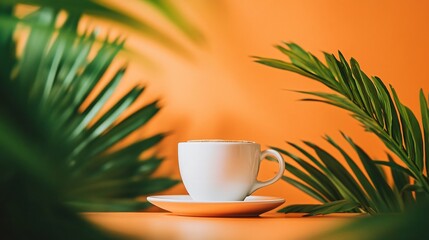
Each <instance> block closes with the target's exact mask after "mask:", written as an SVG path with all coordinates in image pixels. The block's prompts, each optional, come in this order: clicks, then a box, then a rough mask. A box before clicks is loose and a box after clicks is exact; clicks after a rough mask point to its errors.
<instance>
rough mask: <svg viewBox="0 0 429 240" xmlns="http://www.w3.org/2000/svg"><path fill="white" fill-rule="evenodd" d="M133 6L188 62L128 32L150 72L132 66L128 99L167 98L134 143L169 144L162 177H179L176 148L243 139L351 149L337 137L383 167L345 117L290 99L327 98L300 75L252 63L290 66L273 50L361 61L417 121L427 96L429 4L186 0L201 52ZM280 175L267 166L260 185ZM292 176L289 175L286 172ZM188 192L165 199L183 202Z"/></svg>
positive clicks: (375, 145)
mask: <svg viewBox="0 0 429 240" xmlns="http://www.w3.org/2000/svg"><path fill="white" fill-rule="evenodd" d="M137 2H138V1H130V2H129V3H127V4H128V5H125V6H124V8H126V9H127V10H129V11H130V12H131V14H134V15H135V16H141V17H142V18H144V17H146V18H150V19H152V21H153V22H154V24H157V25H158V26H159V27H160V28H162V29H165V30H166V31H169V32H171V33H172V35H173V36H174V37H175V38H176V39H177V41H179V42H180V43H181V44H182V45H183V46H184V47H186V49H188V53H189V55H190V57H184V56H183V55H180V54H177V53H175V52H172V51H169V50H166V49H165V48H162V47H159V45H157V44H156V43H153V42H151V41H150V40H148V39H145V38H143V37H142V36H140V35H139V34H137V33H136V32H133V30H130V29H124V31H125V32H127V31H128V33H129V36H128V45H127V46H128V47H129V49H131V50H132V51H134V52H136V53H138V55H139V54H141V55H145V54H146V55H147V56H150V59H151V64H147V62H146V61H141V58H139V57H137V58H131V60H129V62H130V64H129V65H130V68H129V71H128V73H127V81H126V83H124V84H123V85H122V86H121V91H125V89H127V88H128V87H130V86H131V84H135V83H136V82H141V83H143V84H144V85H147V86H148V88H147V93H146V98H145V99H142V101H149V100H151V99H154V98H161V99H162V101H161V102H162V105H163V110H162V111H161V112H160V113H159V115H158V116H157V117H155V119H153V120H152V122H151V123H150V124H149V125H148V126H147V127H146V128H144V129H142V130H141V131H139V132H137V133H136V134H134V135H133V136H132V137H131V138H136V139H137V138H139V137H141V136H147V135H149V134H151V133H155V132H159V131H169V132H170V135H169V137H167V138H166V139H165V141H163V143H162V144H161V145H160V146H159V149H158V151H159V152H160V154H162V155H164V156H165V157H166V161H165V163H164V165H163V167H162V169H161V171H160V172H159V174H167V175H168V174H171V175H173V176H174V177H176V178H180V175H179V172H178V167H177V143H178V142H179V141H186V140H189V139H202V138H204V139H207V138H217V139H245V140H253V141H256V142H259V143H261V145H262V146H263V148H266V147H267V146H270V145H274V146H278V147H282V148H287V144H286V143H285V141H291V142H295V143H299V142H300V141H301V140H310V141H313V142H315V143H317V144H321V145H322V146H327V145H326V144H325V143H324V140H323V139H322V136H323V135H325V134H328V135H330V136H332V137H333V138H334V139H336V140H338V141H339V142H340V143H341V145H342V146H346V144H345V142H344V141H342V140H341V135H340V134H339V131H343V132H345V133H346V134H348V135H349V136H351V137H352V138H353V139H354V140H355V141H356V142H357V143H358V144H360V145H362V146H363V147H364V149H366V150H367V151H368V152H369V153H370V155H371V156H372V157H374V158H378V159H385V151H386V150H385V148H384V147H383V145H382V144H381V143H380V142H379V141H378V140H377V139H376V138H375V137H374V136H373V135H371V134H369V133H365V132H364V131H363V129H362V128H361V127H360V124H359V123H358V122H357V121H355V120H353V119H352V118H351V117H350V116H349V115H348V114H347V113H346V112H345V111H343V110H340V109H337V108H334V107H331V106H327V105H323V104H320V103H309V102H300V101H298V100H299V99H301V98H302V97H304V96H303V95H301V94H298V93H294V92H292V91H288V90H286V89H290V90H320V91H323V90H326V88H324V87H322V86H320V85H318V84H316V83H314V82H312V81H311V80H308V79H305V78H302V77H300V76H298V75H295V74H292V73H288V72H284V71H280V70H276V69H272V68H268V67H264V66H262V65H259V64H256V63H253V62H252V58H251V57H250V56H252V55H258V56H265V57H276V58H281V57H283V56H282V55H281V54H280V53H279V52H277V51H276V50H275V49H274V48H273V47H272V46H273V45H274V44H279V43H281V42H282V41H287V42H295V43H298V44H300V45H301V46H303V47H304V48H305V49H307V50H309V51H311V52H313V53H315V54H316V55H318V56H322V55H321V52H322V51H326V52H333V53H335V52H336V51H337V50H341V51H342V52H343V54H344V55H345V56H346V57H348V58H350V57H354V58H356V59H357V60H358V61H359V62H360V64H361V67H362V69H363V70H364V71H366V72H367V73H368V74H370V75H377V76H379V77H380V78H381V79H383V81H384V82H385V83H386V84H392V85H393V86H394V87H395V88H396V90H397V92H398V94H399V96H400V98H401V99H402V100H403V102H404V103H405V104H407V105H409V106H410V107H411V109H413V110H415V111H417V112H418V91H419V89H420V88H423V90H424V91H425V92H426V93H428V91H429V81H428V80H429V76H428V74H427V68H428V67H427V64H428V60H427V56H429V45H428V43H429V27H428V25H427V23H428V22H429V14H428V12H429V2H427V1H418V0H410V1H391V0H382V1H372V0H363V1H336V0H301V1H292V0H253V1H250V0H249V1H245V0H217V1H211V0H187V1H179V0H177V1H172V2H173V3H174V4H175V5H176V6H177V7H178V8H179V9H180V10H181V11H182V12H183V13H185V15H186V17H187V18H188V19H189V20H190V21H191V22H192V23H193V24H194V25H196V27H197V28H199V29H200V30H201V32H202V33H203V34H204V36H205V43H204V44H202V45H198V44H194V43H192V42H190V41H189V40H187V39H186V37H184V36H183V35H182V34H180V32H179V31H177V30H176V29H175V28H174V27H172V26H171V25H170V24H168V22H167V21H165V20H163V19H162V18H161V17H160V16H157V15H156V14H153V13H150V12H148V13H146V12H144V14H142V12H141V11H140V10H139V9H138V8H136V7H135V4H137ZM276 170H277V166H276V164H275V163H271V162H266V163H264V164H263V165H262V168H261V173H260V178H261V179H267V178H269V177H270V176H272V175H274V173H275V171H276ZM285 174H286V175H288V173H285ZM185 192H186V191H185V189H184V187H183V186H182V185H179V186H177V187H174V188H173V189H171V190H169V191H167V192H166V193H168V194H173V193H174V194H183V193H185ZM255 194H256V195H273V196H282V197H284V198H286V200H287V202H288V203H289V204H292V203H308V202H313V200H312V199H310V198H309V197H308V196H306V195H305V194H303V193H301V192H300V191H299V190H296V189H295V188H293V187H292V186H290V185H288V184H286V183H285V182H282V181H279V182H277V183H276V184H274V185H272V186H269V187H266V188H264V189H261V190H258V191H257V192H256V193H255Z"/></svg>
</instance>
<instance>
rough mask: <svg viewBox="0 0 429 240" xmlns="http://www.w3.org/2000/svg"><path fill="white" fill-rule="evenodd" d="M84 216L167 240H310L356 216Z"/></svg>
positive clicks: (106, 225)
mask: <svg viewBox="0 0 429 240" xmlns="http://www.w3.org/2000/svg"><path fill="white" fill-rule="evenodd" d="M83 215H84V216H85V217H86V218H87V219H88V220H89V221H91V222H93V223H95V224H96V225H98V226H100V227H101V228H104V229H107V230H110V231H113V232H117V233H121V234H125V235H128V236H131V237H137V239H139V238H144V239H170V240H194V239H195V240H206V239H207V240H212V239H213V240H229V239H231V240H241V239H246V240H251V239H263V240H277V239H279V240H280V239H282V240H285V239H308V238H310V239H311V238H312V237H313V236H317V235H318V234H321V233H323V232H325V231H326V230H330V229H333V228H335V227H339V226H341V225H342V224H345V223H348V222H350V221H352V220H353V219H355V218H356V214H333V215H328V216H320V217H319V216H318V217H300V216H297V215H290V214H287V215H285V214H281V213H267V214H263V215H261V216H260V217H251V218H247V217H246V218H208V217H183V216H176V215H173V214H171V213H165V212H159V213H158V212H133V213H84V214H83Z"/></svg>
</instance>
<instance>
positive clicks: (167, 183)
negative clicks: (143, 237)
mask: <svg viewBox="0 0 429 240" xmlns="http://www.w3.org/2000/svg"><path fill="white" fill-rule="evenodd" d="M9 14H12V12H10V11H9ZM58 14H59V11H56V10H52V9H51V8H46V7H43V8H40V9H38V10H37V11H35V12H32V13H31V17H30V18H31V21H32V23H28V22H26V21H24V22H20V21H19V19H15V21H16V23H17V24H24V25H26V26H27V27H28V28H29V30H30V31H29V35H28V38H27V39H25V40H21V39H19V38H18V41H25V45H24V48H23V51H22V53H21V54H20V55H19V56H18V59H17V60H16V59H15V56H14V54H12V56H11V57H10V58H9V59H8V58H5V59H4V60H3V61H4V63H5V65H4V66H10V67H11V68H12V69H14V71H15V73H14V74H12V71H11V70H9V73H10V74H11V75H10V76H7V75H2V77H4V78H2V81H1V84H2V86H1V87H0V88H1V89H2V92H3V94H4V96H5V98H7V99H6V100H5V101H2V104H3V105H5V106H3V109H5V110H4V111H3V112H4V114H3V115H2V117H5V118H6V119H7V118H10V119H11V121H13V122H16V123H17V124H16V126H21V127H22V126H24V128H26V129H27V130H28V131H25V133H26V134H25V136H26V137H27V138H28V140H26V141H30V142H29V143H28V144H34V145H35V146H37V149H39V151H42V152H43V155H44V157H43V159H44V160H43V161H46V162H47V163H48V164H54V165H57V166H58V168H59V170H57V171H56V172H55V173H54V176H52V178H58V179H59V180H57V181H55V185H57V186H56V187H58V188H59V189H62V190H61V192H62V193H61V194H62V195H63V196H64V201H65V202H69V203H70V204H72V205H73V206H76V207H85V206H86V207H91V206H95V205H96V203H97V202H100V205H99V206H98V207H96V208H94V209H97V210H102V209H103V206H104V207H105V210H112V209H120V210H121V211H125V210H127V211H134V210H138V209H139V208H140V207H147V206H148V205H147V204H142V203H139V200H137V199H136V197H139V196H142V195H147V194H151V193H154V192H158V191H162V190H164V189H167V188H169V187H171V186H173V185H175V184H176V183H177V182H178V181H177V180H173V179H169V178H164V177H153V176H152V173H153V172H155V171H156V169H157V168H158V167H159V166H160V163H161V162H162V159H163V158H161V157H159V156H157V155H152V156H150V157H149V158H147V159H143V160H140V159H139V156H141V155H142V154H143V152H145V151H148V150H150V149H151V148H152V147H153V146H155V145H156V144H158V143H159V142H160V141H161V140H162V139H163V138H164V134H156V135H154V136H152V137H148V138H144V139H141V140H139V141H137V142H135V143H131V144H129V145H128V146H124V147H122V148H120V149H119V150H116V151H114V152H112V151H110V149H111V148H112V147H113V146H115V145H116V144H117V143H119V142H121V141H122V140H123V139H124V138H126V137H127V136H128V135H129V134H131V133H132V132H134V131H135V130H137V129H139V128H141V127H142V126H144V125H145V124H146V123H147V122H148V121H150V120H151V119H152V118H153V117H154V116H155V115H156V113H157V112H158V111H159V110H160V107H159V106H158V101H157V100H155V101H153V102H151V103H148V104H146V105H143V106H141V107H140V108H139V109H137V110H136V111H135V112H134V113H131V114H130V115H129V116H127V117H125V118H124V119H123V120H121V121H118V118H119V116H120V115H121V114H122V113H123V112H124V111H125V110H127V108H128V107H130V106H131V105H133V103H134V102H135V101H136V100H137V99H138V98H139V97H140V96H141V94H142V93H143V90H144V88H142V87H139V86H136V87H134V88H132V89H131V90H130V92H129V93H127V94H125V95H124V96H123V97H122V98H120V99H119V100H118V101H117V102H116V103H114V104H113V106H112V107H111V108H110V109H108V110H107V111H106V112H105V113H104V114H103V115H101V116H100V114H99V111H100V109H101V107H102V106H104V105H105V104H106V102H107V101H108V100H109V99H110V97H111V96H112V94H113V93H114V91H115V88H116V86H117V85H118V84H119V82H120V81H121V80H122V77H123V75H124V72H125V71H126V67H121V68H119V69H116V70H115V72H114V73H113V74H112V77H111V79H110V81H108V82H107V83H106V84H105V85H104V86H103V88H102V90H101V91H100V92H98V93H97V94H95V93H94V88H95V86H97V85H99V84H100V80H101V79H102V77H104V76H105V75H106V71H107V69H109V68H110V66H111V64H112V62H113V60H114V59H115V57H116V56H117V54H118V53H119V51H120V50H121V49H122V48H123V40H120V39H115V40H113V41H108V40H107V39H106V40H105V41H103V42H101V43H100V42H96V41H95V39H96V34H95V33H94V32H87V33H85V34H84V35H77V33H76V31H77V29H76V28H77V23H78V22H79V15H73V14H72V13H71V14H70V15H69V16H68V18H67V20H66V21H65V22H64V24H63V25H62V26H61V27H60V28H59V29H56V27H55V24H54V23H55V22H56V20H57V18H58ZM4 17H5V18H6V15H5V16H4ZM5 24H6V23H5ZM10 31H11V32H14V30H13V29H10ZM6 33H7V32H6ZM8 36H9V37H12V36H13V35H12V34H11V33H10V32H9V33H8ZM17 36H18V37H19V36H20V35H19V32H18V34H17ZM2 44H3V45H2V48H3V49H8V48H11V47H15V44H14V42H13V41H10V40H7V39H6V38H5V39H4V41H2ZM5 52H6V50H5ZM90 52H92V54H91V55H90ZM6 70H7V69H6ZM11 93H13V94H11ZM90 95H93V97H92V98H91V99H92V100H91V101H89V102H88V99H89V96H90ZM85 102H87V104H86V107H85V108H82V106H83V104H84V103H85ZM18 110H19V111H18ZM11 134H13V133H11ZM34 155H37V153H35V154H34ZM143 155H144V154H143ZM31 164H32V165H34V167H35V168H36V167H37V166H38V164H37V161H36V162H32V163H31ZM41 171H43V170H41ZM50 175H52V174H50ZM133 201H134V202H135V203H134V204H132V202H133ZM74 203H75V204H74ZM107 203H108V204H107ZM122 203H124V204H125V205H123V206H120V204H122ZM114 204H118V205H117V206H114ZM94 209H92V208H80V209H79V210H86V211H88V210H94Z"/></svg>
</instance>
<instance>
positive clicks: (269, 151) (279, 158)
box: [249, 149, 285, 195]
mask: <svg viewBox="0 0 429 240" xmlns="http://www.w3.org/2000/svg"><path fill="white" fill-rule="evenodd" d="M268 155H271V156H274V157H275V158H276V159H277V161H278V162H279V172H278V173H277V175H276V176H274V177H273V178H271V179H270V180H267V181H264V182H260V181H258V180H256V181H255V184H254V185H253V186H252V188H251V189H250V191H249V195H250V194H252V193H253V192H254V191H256V190H258V189H259V188H261V187H265V186H268V185H270V184H273V183H275V182H276V181H277V180H279V179H280V178H281V177H282V176H283V172H284V171H285V163H284V160H283V157H282V155H281V154H280V153H279V152H277V151H275V150H273V149H267V150H265V151H263V152H262V153H261V155H260V157H259V158H260V160H261V161H262V160H264V159H265V157H266V156H268Z"/></svg>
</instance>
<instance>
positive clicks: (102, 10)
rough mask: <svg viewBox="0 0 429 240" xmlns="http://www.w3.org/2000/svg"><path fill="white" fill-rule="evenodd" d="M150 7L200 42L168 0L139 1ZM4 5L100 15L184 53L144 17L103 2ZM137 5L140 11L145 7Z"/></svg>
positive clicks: (8, 1)
mask: <svg viewBox="0 0 429 240" xmlns="http://www.w3.org/2000/svg"><path fill="white" fill-rule="evenodd" d="M141 1H142V2H146V3H148V4H150V5H152V6H155V8H154V9H155V10H156V11H157V12H158V13H159V14H160V15H161V16H163V17H164V18H165V19H167V20H169V22H170V24H172V25H173V26H174V27H176V28H177V29H179V30H180V31H181V32H182V33H183V34H185V36H186V37H188V38H189V39H190V40H192V41H193V42H194V43H200V42H202V39H203V37H202V34H201V33H200V32H199V31H198V29H197V28H195V27H194V26H193V24H192V23H191V22H189V21H187V19H186V18H185V17H184V16H183V15H182V14H181V13H180V11H179V10H178V9H177V8H176V7H175V6H174V5H173V4H172V3H171V2H170V1H168V0H162V1H161V0H159V1H152V0H141ZM1 4H2V5H5V6H15V5H17V4H24V5H31V6H36V7H47V8H50V9H55V10H56V11H60V10H64V11H66V12H67V13H69V14H71V15H78V16H81V15H83V14H85V15H89V16H94V17H101V18H104V19H108V20H113V21H115V22H117V23H119V24H122V25H123V26H126V27H131V28H133V29H137V30H139V31H140V32H141V33H143V34H144V36H145V37H148V38H150V39H152V40H153V41H154V42H156V43H158V44H160V45H162V46H164V47H167V48H168V49H169V50H171V51H174V52H176V53H180V54H185V55H186V54H188V52H187V50H186V49H185V48H184V47H183V46H182V45H181V44H180V43H178V41H176V40H175V39H174V38H173V37H172V36H170V35H169V34H168V33H167V32H165V31H163V30H162V29H159V27H156V26H154V25H153V24H152V23H151V22H150V21H148V19H145V18H144V17H143V18H142V17H137V16H132V15H131V14H130V13H128V12H126V11H123V10H120V9H119V8H117V7H115V6H111V5H108V4H106V2H102V1H97V0H81V1H79V4H76V1H74V0H61V1H58V0H4V1H2V3H1ZM137 7H141V8H142V9H144V10H149V9H145V6H137Z"/></svg>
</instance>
